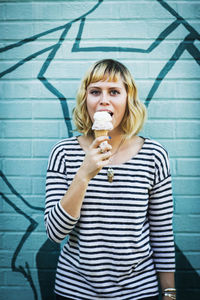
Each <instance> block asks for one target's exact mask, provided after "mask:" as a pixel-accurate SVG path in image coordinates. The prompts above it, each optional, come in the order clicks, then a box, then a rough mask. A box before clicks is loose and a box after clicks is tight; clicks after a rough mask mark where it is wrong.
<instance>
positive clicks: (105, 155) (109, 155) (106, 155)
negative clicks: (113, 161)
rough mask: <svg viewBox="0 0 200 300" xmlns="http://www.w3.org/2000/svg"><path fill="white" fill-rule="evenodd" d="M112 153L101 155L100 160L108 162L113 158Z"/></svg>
mask: <svg viewBox="0 0 200 300" xmlns="http://www.w3.org/2000/svg"><path fill="white" fill-rule="evenodd" d="M111 155H112V153H111V151H107V152H104V153H102V154H101V156H100V159H101V160H107V159H109V158H110V157H111Z"/></svg>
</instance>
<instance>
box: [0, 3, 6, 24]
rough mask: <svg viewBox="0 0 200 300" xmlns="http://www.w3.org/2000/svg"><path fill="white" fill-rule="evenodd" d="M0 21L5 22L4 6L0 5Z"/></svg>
mask: <svg viewBox="0 0 200 300" xmlns="http://www.w3.org/2000/svg"><path fill="white" fill-rule="evenodd" d="M0 20H5V4H4V3H0Z"/></svg>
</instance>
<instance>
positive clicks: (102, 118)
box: [92, 111, 113, 131]
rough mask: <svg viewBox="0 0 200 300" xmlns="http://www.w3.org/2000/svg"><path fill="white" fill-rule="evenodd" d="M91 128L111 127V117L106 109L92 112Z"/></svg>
mask: <svg viewBox="0 0 200 300" xmlns="http://www.w3.org/2000/svg"><path fill="white" fill-rule="evenodd" d="M92 129H93V130H106V131H110V130H112V129H113V124H112V117H111V115H110V114H109V112H107V111H97V112H95V114H94V123H93V126H92Z"/></svg>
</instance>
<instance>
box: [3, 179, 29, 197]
mask: <svg viewBox="0 0 200 300" xmlns="http://www.w3.org/2000/svg"><path fill="white" fill-rule="evenodd" d="M7 180H8V181H9V183H10V184H11V185H12V186H13V187H14V189H15V190H16V191H17V192H18V193H20V194H24V195H25V194H30V193H31V179H30V178H27V177H7ZM0 187H1V188H0V190H1V192H2V193H4V194H11V193H12V191H11V190H10V189H9V187H8V186H7V184H6V183H5V182H4V181H2V180H1V181H0Z"/></svg>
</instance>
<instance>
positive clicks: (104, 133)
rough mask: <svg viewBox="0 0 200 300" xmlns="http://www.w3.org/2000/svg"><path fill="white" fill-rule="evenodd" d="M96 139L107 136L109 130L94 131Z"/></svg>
mask: <svg viewBox="0 0 200 300" xmlns="http://www.w3.org/2000/svg"><path fill="white" fill-rule="evenodd" d="M94 135H95V138H98V137H99V136H107V135H108V130H94Z"/></svg>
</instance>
